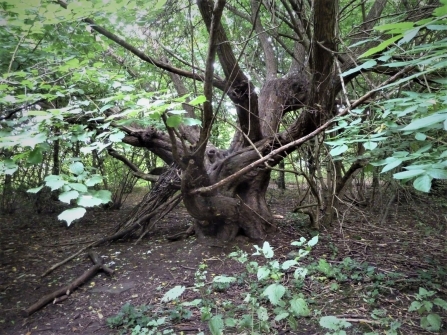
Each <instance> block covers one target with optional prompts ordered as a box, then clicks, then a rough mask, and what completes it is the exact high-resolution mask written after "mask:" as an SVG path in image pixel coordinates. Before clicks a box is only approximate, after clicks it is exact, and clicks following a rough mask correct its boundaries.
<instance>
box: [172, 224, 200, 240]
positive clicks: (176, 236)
mask: <svg viewBox="0 0 447 335" xmlns="http://www.w3.org/2000/svg"><path fill="white" fill-rule="evenodd" d="M194 233H195V231H194V226H193V225H192V226H190V227H189V228H188V229H187V230H186V231H183V232H181V233H177V234H174V235H169V236H166V239H167V240H168V241H178V240H184V239H186V238H188V237H189V236H192V235H194Z"/></svg>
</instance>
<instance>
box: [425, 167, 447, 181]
mask: <svg viewBox="0 0 447 335" xmlns="http://www.w3.org/2000/svg"><path fill="white" fill-rule="evenodd" d="M427 174H428V175H429V176H430V177H432V178H435V179H447V171H446V170H444V169H429V170H427Z"/></svg>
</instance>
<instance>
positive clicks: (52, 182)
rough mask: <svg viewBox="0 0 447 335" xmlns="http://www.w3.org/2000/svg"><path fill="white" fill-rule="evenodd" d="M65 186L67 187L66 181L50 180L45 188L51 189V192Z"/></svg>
mask: <svg viewBox="0 0 447 335" xmlns="http://www.w3.org/2000/svg"><path fill="white" fill-rule="evenodd" d="M64 185H65V181H64V180H50V181H47V182H45V186H48V187H49V188H50V189H51V191H54V190H58V189H60V188H61V187H62V186H64Z"/></svg>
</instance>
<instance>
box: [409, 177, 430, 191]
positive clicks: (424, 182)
mask: <svg viewBox="0 0 447 335" xmlns="http://www.w3.org/2000/svg"><path fill="white" fill-rule="evenodd" d="M431 180H432V178H431V177H430V176H428V175H423V176H420V177H418V178H416V179H415V180H414V182H413V186H414V188H415V189H417V190H418V191H421V192H426V193H428V192H430V189H431Z"/></svg>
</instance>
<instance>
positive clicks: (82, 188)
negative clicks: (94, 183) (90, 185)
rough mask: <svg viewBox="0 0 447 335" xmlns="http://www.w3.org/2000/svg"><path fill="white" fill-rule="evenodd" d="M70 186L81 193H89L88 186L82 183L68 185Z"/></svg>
mask: <svg viewBox="0 0 447 335" xmlns="http://www.w3.org/2000/svg"><path fill="white" fill-rule="evenodd" d="M67 185H68V186H70V187H71V188H72V189H74V190H76V191H79V192H81V193H86V192H87V191H88V189H87V186H85V185H84V184H80V183H68V184H67Z"/></svg>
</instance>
